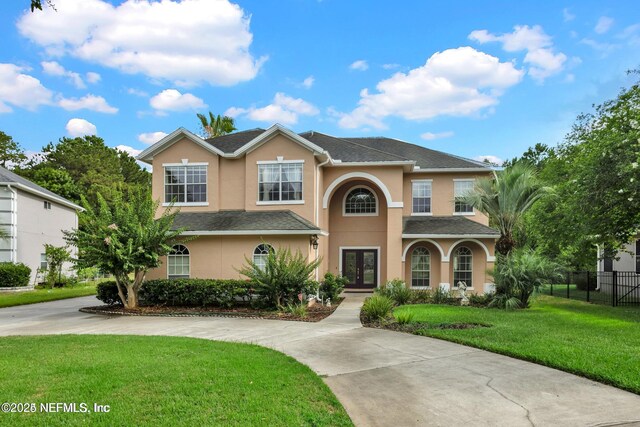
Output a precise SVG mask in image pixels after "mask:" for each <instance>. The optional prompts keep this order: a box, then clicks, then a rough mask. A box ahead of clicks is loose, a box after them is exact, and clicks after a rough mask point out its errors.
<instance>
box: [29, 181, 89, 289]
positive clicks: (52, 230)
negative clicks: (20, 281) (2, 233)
mask: <svg viewBox="0 0 640 427" xmlns="http://www.w3.org/2000/svg"><path fill="white" fill-rule="evenodd" d="M45 200H46V199H44V198H42V197H40V196H37V195H34V194H31V193H28V192H25V191H21V190H18V198H17V261H18V262H22V263H24V264H26V265H28V266H29V267H31V270H32V271H31V283H33V282H34V279H35V275H36V269H37V268H38V267H39V266H40V255H41V254H42V253H44V244H45V243H48V244H50V245H54V246H65V245H66V242H65V240H64V235H63V230H69V231H70V230H72V229H74V228H76V227H77V218H78V217H77V215H76V211H75V210H74V209H72V208H69V207H66V206H63V205H60V204H58V203H56V202H55V201H51V200H47V201H49V202H50V205H49V206H50V207H51V208H50V209H45V203H44V202H45ZM71 250H72V255H73V256H75V248H72V249H71ZM70 268H71V264H68V265H65V268H64V269H65V270H66V271H68V270H69V269H70Z"/></svg>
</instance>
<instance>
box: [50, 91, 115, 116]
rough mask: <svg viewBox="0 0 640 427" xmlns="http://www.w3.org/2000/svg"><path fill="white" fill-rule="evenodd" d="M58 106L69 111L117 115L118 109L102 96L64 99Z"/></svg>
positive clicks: (90, 95)
mask: <svg viewBox="0 0 640 427" xmlns="http://www.w3.org/2000/svg"><path fill="white" fill-rule="evenodd" d="M58 105H59V106H60V107H62V108H64V109H65V110H67V111H77V110H91V111H97V112H98V113H107V114H115V113H117V112H118V109H117V108H115V107H112V106H111V105H109V103H108V102H107V101H106V99H104V98H103V97H101V96H96V95H92V94H89V95H85V96H83V97H82V98H62V99H60V101H58Z"/></svg>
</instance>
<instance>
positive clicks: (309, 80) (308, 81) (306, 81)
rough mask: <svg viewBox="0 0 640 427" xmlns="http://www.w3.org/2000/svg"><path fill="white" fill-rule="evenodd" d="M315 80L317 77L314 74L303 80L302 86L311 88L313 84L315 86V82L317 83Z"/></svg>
mask: <svg viewBox="0 0 640 427" xmlns="http://www.w3.org/2000/svg"><path fill="white" fill-rule="evenodd" d="M315 81H316V79H315V78H314V77H313V76H309V77H307V78H306V79H304V80H303V81H302V87H304V88H305V89H311V86H313V83H315Z"/></svg>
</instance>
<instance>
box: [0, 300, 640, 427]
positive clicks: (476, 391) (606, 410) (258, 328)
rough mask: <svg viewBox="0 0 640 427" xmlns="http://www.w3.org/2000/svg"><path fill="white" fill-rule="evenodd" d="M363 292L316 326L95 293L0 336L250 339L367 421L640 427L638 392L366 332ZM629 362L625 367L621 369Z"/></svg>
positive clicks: (18, 310) (7, 318) (19, 310)
mask: <svg viewBox="0 0 640 427" xmlns="http://www.w3.org/2000/svg"><path fill="white" fill-rule="evenodd" d="M363 299H364V295H348V297H347V299H346V300H345V301H344V302H343V303H342V305H341V306H340V307H339V308H338V310H336V312H335V313H334V314H333V315H331V316H330V317H328V318H327V319H325V320H323V321H321V322H318V323H304V322H286V321H277V320H259V319H238V318H162V317H120V316H113V317H107V316H101V315H92V314H85V313H80V312H78V309H79V308H80V307H86V306H90V305H96V303H97V300H96V299H95V298H94V297H84V298H75V299H70V300H62V301H54V302H48V303H41V304H33V305H27V306H21V307H11V308H4V309H0V335H40V334H135V335H171V336H186V337H196V338H206V339H215V340H224V341H238V342H248V343H255V344H260V345H264V346H267V347H271V348H274V349H276V350H279V351H282V352H284V353H286V354H289V355H291V356H293V357H295V358H296V359H297V360H299V361H300V362H302V363H305V364H307V365H308V366H310V367H311V368H312V369H313V370H314V371H315V372H317V373H318V374H320V375H322V376H323V377H324V380H325V382H326V383H327V384H328V385H329V387H331V389H332V390H333V392H334V393H335V394H336V396H337V397H338V398H339V399H340V401H341V402H342V403H343V405H344V406H345V408H346V409H347V412H348V413H349V415H350V416H351V418H352V420H353V421H354V423H355V424H356V425H361V426H411V425H433V426H463V425H464V426H511V427H512V426H530V425H536V426H538V425H540V426H608V425H611V426H613V425H616V426H620V425H626V426H632V425H633V426H640V396H637V395H635V394H632V393H628V392H625V391H622V390H619V389H616V388H613V387H609V386H605V385H602V384H599V383H596V382H593V381H589V380H587V379H584V378H580V377H577V376H575V375H571V374H567V373H564V372H561V371H557V370H554V369H550V368H546V367H543V366H539V365H536V364H533V363H528V362H524V361H521V360H516V359H512V358H509V357H505V356H500V355H497V354H493V353H489V352H486V351H483V350H477V349H474V348H470V347H465V346H462V345H458V344H453V343H450V342H446V341H440V340H437V339H432V338H425V337H419V336H414V335H409V334H402V333H397V332H391V331H384V330H376V329H368V328H362V327H361V325H360V321H359V319H358V314H359V308H360V306H361V304H362V300H363ZM621 368H622V367H621Z"/></svg>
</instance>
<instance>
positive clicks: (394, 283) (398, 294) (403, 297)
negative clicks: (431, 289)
mask: <svg viewBox="0 0 640 427" xmlns="http://www.w3.org/2000/svg"><path fill="white" fill-rule="evenodd" d="M377 292H378V293H379V294H380V295H384V296H386V297H388V298H391V299H392V300H393V302H394V303H395V304H396V305H405V304H408V303H409V302H410V301H411V296H412V295H411V289H409V288H408V287H407V285H406V284H405V283H404V281H402V280H400V279H393V280H390V281H388V282H387V283H385V284H384V285H383V286H382V287H380V289H378V290H377Z"/></svg>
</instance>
